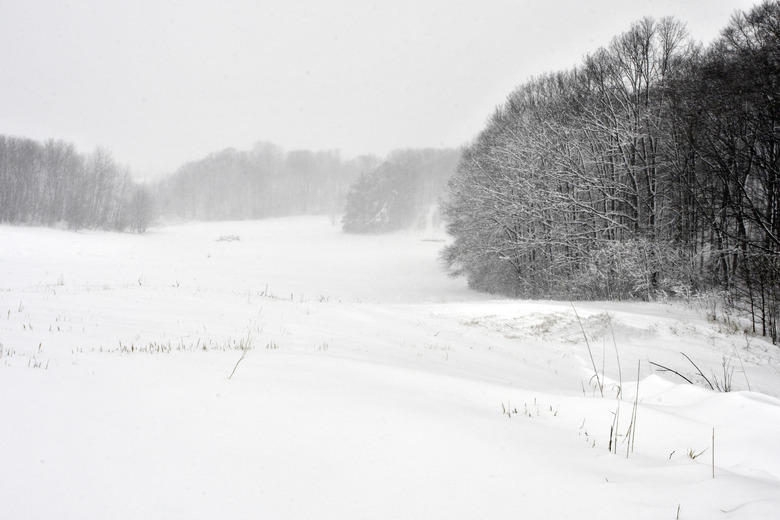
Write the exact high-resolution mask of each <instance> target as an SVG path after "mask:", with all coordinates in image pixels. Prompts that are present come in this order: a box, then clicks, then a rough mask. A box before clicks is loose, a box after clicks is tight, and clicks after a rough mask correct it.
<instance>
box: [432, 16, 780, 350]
mask: <svg viewBox="0 0 780 520" xmlns="http://www.w3.org/2000/svg"><path fill="white" fill-rule="evenodd" d="M778 174H780V2H778V1H771V2H764V3H762V4H761V5H759V6H757V7H755V8H754V9H752V10H751V11H750V12H747V13H745V12H739V13H737V14H735V15H734V16H733V17H732V19H731V20H730V22H729V23H728V25H727V27H726V28H725V29H724V30H723V31H722V33H721V36H720V37H719V38H718V39H717V40H716V41H715V42H714V43H713V44H711V45H710V46H708V47H706V48H703V47H702V46H700V45H698V44H695V43H694V42H692V41H691V40H690V39H689V37H688V36H687V34H686V31H685V26H684V25H683V24H682V23H680V22H678V21H676V20H673V19H662V20H659V21H656V20H652V19H644V20H641V21H639V22H638V23H636V24H634V25H633V26H632V27H631V28H630V30H629V31H628V32H626V33H624V34H621V35H619V36H617V37H615V38H614V39H613V40H612V42H611V44H610V45H609V46H607V47H606V48H602V49H599V50H597V51H596V52H594V53H593V54H590V55H588V56H587V57H586V58H585V59H584V61H583V63H581V64H580V65H579V66H577V67H576V68H574V69H572V70H567V71H562V72H558V73H554V74H548V75H545V76H542V77H538V78H535V79H532V80H530V81H528V82H526V83H525V84H523V85H521V86H519V87H518V88H517V89H516V90H515V91H514V92H512V93H511V95H510V96H509V97H508V99H507V101H506V102H505V103H504V104H503V105H502V106H501V107H499V108H498V109H497V110H496V112H495V113H494V114H493V116H492V118H491V119H490V121H489V123H488V124H487V127H486V128H485V129H484V130H483V131H482V132H481V133H480V134H479V136H478V137H477V138H476V139H475V140H474V141H473V142H471V143H470V144H469V145H467V146H466V147H464V150H463V157H462V159H461V161H460V163H459V166H458V169H457V172H456V174H455V176H454V177H453V179H452V180H451V182H450V198H449V203H448V204H447V206H446V209H445V213H446V216H447V218H448V219H449V231H450V233H451V234H452V235H453V237H454V242H453V243H452V245H451V246H450V247H448V248H447V249H446V250H445V251H444V253H443V258H444V260H445V262H446V264H447V265H448V266H449V269H450V270H451V272H452V273H453V274H455V275H463V276H465V277H466V278H467V279H468V281H469V283H470V285H471V286H472V287H475V288H478V289H481V290H486V291H491V292H498V293H504V294H509V295H512V296H520V297H533V298H587V299H602V298H607V299H627V298H641V299H648V298H654V297H658V296H662V295H682V296H688V295H691V294H695V293H698V292H702V291H710V292H711V291H717V292H720V293H721V294H723V295H724V296H725V298H726V299H727V300H728V301H729V302H730V303H731V304H732V305H734V306H737V307H741V308H742V309H744V310H745V311H747V313H748V314H749V316H751V318H752V323H753V325H752V327H753V330H754V331H756V332H759V333H762V334H765V335H771V336H772V338H773V339H774V340H775V341H776V340H777V336H778V320H780V175H778Z"/></svg>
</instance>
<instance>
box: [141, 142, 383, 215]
mask: <svg viewBox="0 0 780 520" xmlns="http://www.w3.org/2000/svg"><path fill="white" fill-rule="evenodd" d="M378 162H379V160H378V159H376V158H374V157H372V156H364V157H358V158H356V159H351V160H343V159H341V157H340V156H339V153H338V152H335V151H332V152H311V151H307V150H296V151H290V152H285V151H283V150H282V149H281V148H279V147H277V146H275V145H272V144H269V143H259V144H257V145H255V147H254V148H253V149H252V150H249V151H238V150H235V149H233V148H229V149H227V150H224V151H222V152H218V153H214V154H211V155H209V156H207V157H205V158H204V159H201V160H198V161H193V162H189V163H187V164H185V165H184V166H182V167H181V168H179V169H178V170H177V171H176V172H175V173H174V174H173V175H171V176H169V177H167V178H166V179H164V180H163V181H162V182H160V183H159V184H157V185H155V186H154V189H155V191H156V193H157V196H158V200H159V205H160V207H161V208H162V210H163V215H166V216H169V217H173V218H177V219H185V220H192V219H197V220H226V219H255V218H268V217H278V216H287V215H305V214H330V215H333V216H334V217H335V215H337V214H340V213H341V211H342V209H343V206H344V201H345V198H346V193H347V189H348V188H349V185H350V184H351V183H352V182H353V181H354V180H355V179H356V178H357V177H358V175H359V174H360V172H362V171H366V170H368V169H371V168H373V167H374V166H375V165H376V164H377V163H378Z"/></svg>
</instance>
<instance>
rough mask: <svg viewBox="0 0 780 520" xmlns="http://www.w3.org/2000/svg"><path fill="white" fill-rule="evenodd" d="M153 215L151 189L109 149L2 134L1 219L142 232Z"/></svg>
mask: <svg viewBox="0 0 780 520" xmlns="http://www.w3.org/2000/svg"><path fill="white" fill-rule="evenodd" d="M153 215H154V208H153V203H152V196H151V194H150V192H149V190H148V188H147V187H145V186H143V185H140V184H136V183H134V182H132V180H131V179H130V175H129V173H128V171H127V170H126V169H124V168H122V167H120V166H119V165H117V164H116V163H115V162H114V160H113V159H112V157H111V155H110V154H109V153H108V152H106V151H104V150H101V149H97V150H95V152H93V153H91V154H88V155H83V154H80V153H78V152H77V151H76V149H75V147H74V146H73V145H72V144H69V143H64V142H62V141H54V140H49V141H46V142H44V143H41V142H38V141H34V140H32V139H26V138H20V137H7V136H0V222H4V223H13V224H35V225H48V226H51V225H55V224H65V225H67V227H69V228H72V229H80V228H84V227H89V228H103V229H111V230H127V229H130V230H133V231H137V232H143V231H145V230H146V227H147V226H148V225H149V223H150V222H151V220H152V218H153Z"/></svg>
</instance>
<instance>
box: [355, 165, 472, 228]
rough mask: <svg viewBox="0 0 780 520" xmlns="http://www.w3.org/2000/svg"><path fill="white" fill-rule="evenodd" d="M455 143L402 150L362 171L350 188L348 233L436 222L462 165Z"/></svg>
mask: <svg viewBox="0 0 780 520" xmlns="http://www.w3.org/2000/svg"><path fill="white" fill-rule="evenodd" d="M459 158H460V152H459V151H458V150H451V149H417V150H397V151H395V152H392V153H391V154H390V155H389V156H388V157H387V158H386V159H385V160H384V161H383V162H382V163H381V164H379V165H378V166H376V167H375V168H373V169H371V170H368V171H365V172H363V173H362V174H361V175H360V177H358V179H357V180H356V181H355V182H354V183H353V184H352V185H351V186H350V189H349V191H348V192H347V198H346V206H345V209H344V216H343V218H342V220H341V223H342V226H343V229H344V231H346V232H348V233H387V232H391V231H397V230H399V229H408V228H414V227H416V228H425V227H435V226H437V225H438V224H439V221H440V215H439V201H440V199H441V198H442V197H443V196H444V195H445V194H446V186H447V182H448V181H449V179H450V177H452V174H453V172H454V171H455V168H456V167H457V164H458V160H459Z"/></svg>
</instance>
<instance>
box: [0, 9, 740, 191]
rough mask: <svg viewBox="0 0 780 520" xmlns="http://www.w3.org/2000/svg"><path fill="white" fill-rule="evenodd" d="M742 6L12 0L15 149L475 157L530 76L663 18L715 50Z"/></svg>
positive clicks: (2, 112) (4, 38)
mask: <svg viewBox="0 0 780 520" xmlns="http://www.w3.org/2000/svg"><path fill="white" fill-rule="evenodd" d="M754 3H755V2H754V1H742V0H636V1H634V0H597V1H584V0H583V1H569V0H565V1H564V0H560V1H558V0H536V1H526V0H464V1H458V0H388V1H371V0H320V1H299V0H287V1H282V0H220V1H205V0H182V1H176V0H133V1H132V2H131V1H121V2H120V1H112V0H73V1H55V0H50V1H38V0H0V48H2V52H0V65H2V68H1V69H0V133H1V134H5V135H14V136H25V137H31V138H34V139H39V140H43V139H48V138H55V139H62V140H65V141H68V142H73V143H75V144H76V146H77V147H78V149H79V150H80V151H82V152H89V151H92V150H93V149H94V148H95V147H96V146H101V147H104V148H106V149H108V150H109V151H111V152H112V153H113V155H114V157H115V159H116V160H117V161H118V162H120V163H121V164H124V165H127V166H129V167H130V169H131V170H132V171H133V173H134V174H136V175H137V176H138V177H139V178H141V177H149V176H152V175H159V174H163V173H169V172H172V171H174V170H175V169H176V168H177V167H178V166H180V165H181V164H182V163H184V162H185V161H187V160H192V159H197V158H200V157H203V156H205V155H207V154H209V153H211V152H214V151H219V150H222V149H224V148H227V147H231V146H232V147H235V148H238V149H248V148H250V147H251V146H252V145H253V143H255V142H257V141H270V142H273V143H276V144H278V145H280V146H282V147H283V148H285V149H287V150H291V149H296V148H308V149H312V150H326V149H339V150H341V152H342V155H343V156H345V157H351V156H354V155H359V154H364V153H375V154H380V155H383V154H385V153H387V152H388V151H390V150H392V149H395V148H401V147H428V146H434V147H443V146H452V147H454V146H459V145H460V144H462V143H463V142H465V141H468V140H469V139H471V138H472V137H474V136H475V135H476V134H477V133H478V132H479V131H480V130H481V129H482V127H483V125H484V122H485V120H486V118H487V117H488V116H489V115H490V113H491V112H492V110H493V108H494V107H495V106H496V105H497V104H500V103H501V102H503V100H504V99H505V98H506V95H507V94H508V93H509V92H510V91H511V90H512V89H513V88H514V87H515V86H516V85H518V84H520V83H521V82H523V81H524V80H526V79H527V78H529V77H531V76H535V75H538V74H540V73H543V72H547V71H554V70H560V69H565V68H570V67H572V66H574V65H576V64H578V63H579V62H580V60H581V58H582V57H583V55H585V54H586V53H589V52H592V51H594V50H595V49H597V48H598V47H600V46H603V45H606V44H607V43H608V42H609V40H610V39H611V38H612V37H613V36H615V35H617V34H619V33H621V32H624V31H625V30H627V29H628V28H629V26H630V25H631V23H632V22H633V21H636V20H638V19H639V18H641V17H642V16H645V15H650V16H654V17H656V18H659V17H661V16H664V15H674V16H676V17H677V18H678V19H680V20H682V21H684V22H686V23H687V25H688V30H689V32H690V33H691V34H692V35H693V37H694V38H695V39H697V40H699V41H703V42H705V43H706V42H710V41H711V40H712V39H714V38H715V37H716V36H717V34H718V32H719V31H720V29H722V28H723V27H724V26H725V25H726V23H727V21H728V19H729V17H730V15H731V14H732V13H733V12H734V10H735V9H749V8H750V7H751V6H752V5H753V4H754Z"/></svg>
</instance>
